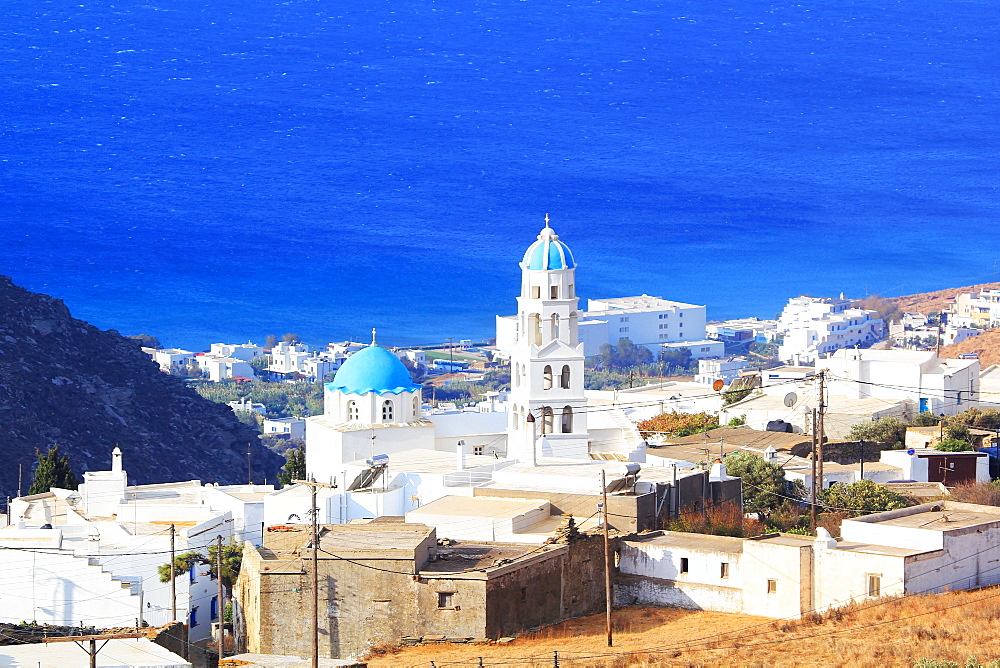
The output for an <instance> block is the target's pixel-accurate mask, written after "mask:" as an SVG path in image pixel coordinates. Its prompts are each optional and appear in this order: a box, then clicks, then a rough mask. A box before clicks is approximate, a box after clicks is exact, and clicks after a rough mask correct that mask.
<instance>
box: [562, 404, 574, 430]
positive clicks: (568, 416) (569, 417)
mask: <svg viewBox="0 0 1000 668" xmlns="http://www.w3.org/2000/svg"><path fill="white" fill-rule="evenodd" d="M562 433H564V434H572V433H573V409H572V407H570V406H564V407H563V411H562Z"/></svg>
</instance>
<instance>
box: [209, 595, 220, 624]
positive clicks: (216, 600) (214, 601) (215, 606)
mask: <svg viewBox="0 0 1000 668" xmlns="http://www.w3.org/2000/svg"><path fill="white" fill-rule="evenodd" d="M211 609H212V619H213V620H215V619H218V618H219V597H218V596H213V597H212V608H211Z"/></svg>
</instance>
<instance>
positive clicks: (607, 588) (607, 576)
mask: <svg viewBox="0 0 1000 668" xmlns="http://www.w3.org/2000/svg"><path fill="white" fill-rule="evenodd" d="M605 477H606V476H605V473H604V469H601V515H602V521H601V525H602V526H603V527H604V624H605V626H606V627H607V630H608V647H612V646H613V640H612V637H611V549H610V539H609V538H608V485H607V481H606V479H605Z"/></svg>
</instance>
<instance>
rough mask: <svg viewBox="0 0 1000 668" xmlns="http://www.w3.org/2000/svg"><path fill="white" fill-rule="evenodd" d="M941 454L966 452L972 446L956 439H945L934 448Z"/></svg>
mask: <svg viewBox="0 0 1000 668" xmlns="http://www.w3.org/2000/svg"><path fill="white" fill-rule="evenodd" d="M934 447H935V448H936V449H937V450H940V451H941V452H968V451H969V450H972V446H971V445H969V442H968V441H960V440H958V439H957V438H946V439H943V440H942V441H941V442H939V443H938V444H937V445H936V446H934Z"/></svg>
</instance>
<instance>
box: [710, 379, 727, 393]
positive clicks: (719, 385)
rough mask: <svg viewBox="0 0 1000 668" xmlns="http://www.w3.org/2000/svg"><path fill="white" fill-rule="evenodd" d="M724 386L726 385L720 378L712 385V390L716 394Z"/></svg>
mask: <svg viewBox="0 0 1000 668" xmlns="http://www.w3.org/2000/svg"><path fill="white" fill-rule="evenodd" d="M725 385H726V383H725V381H723V380H722V379H721V378H720V379H719V380H717V381H715V382H714V383H712V389H713V390H715V391H716V392H719V391H720V390H722V388H723V387H724V386H725Z"/></svg>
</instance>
